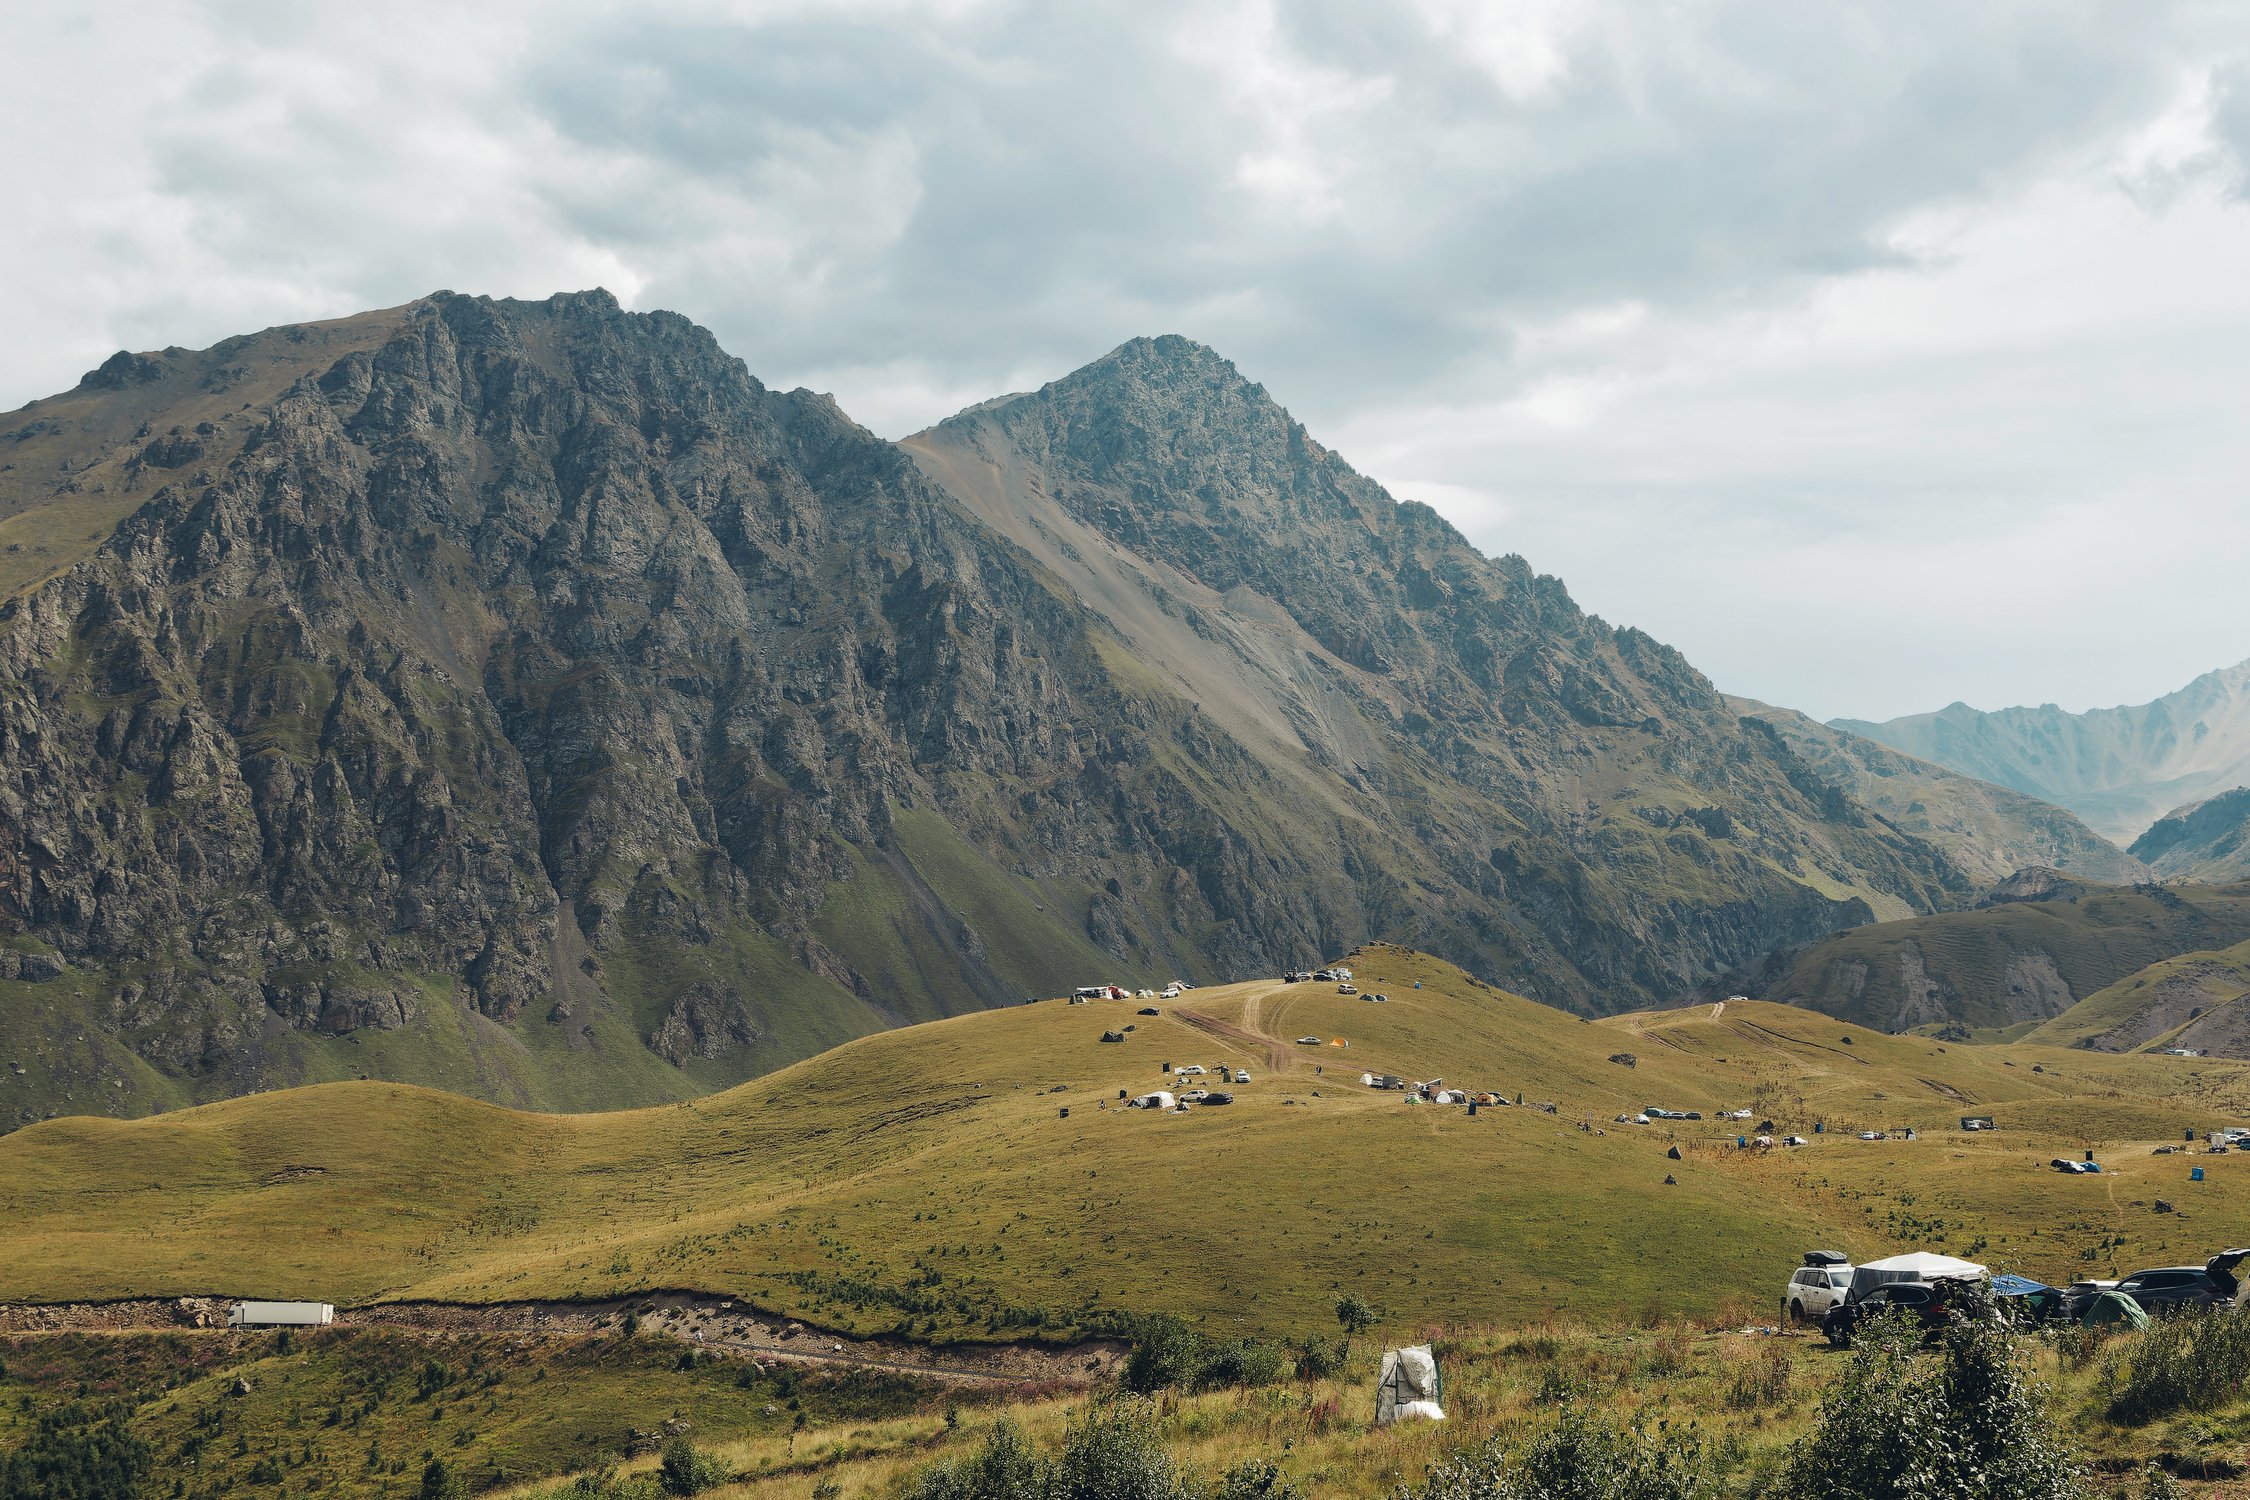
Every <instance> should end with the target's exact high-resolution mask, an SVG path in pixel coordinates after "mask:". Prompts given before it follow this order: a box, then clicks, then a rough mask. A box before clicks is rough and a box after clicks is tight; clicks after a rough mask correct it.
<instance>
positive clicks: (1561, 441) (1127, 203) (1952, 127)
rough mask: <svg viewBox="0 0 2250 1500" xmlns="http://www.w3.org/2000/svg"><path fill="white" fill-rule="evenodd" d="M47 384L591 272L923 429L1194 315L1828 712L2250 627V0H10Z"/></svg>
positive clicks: (35, 385)
mask: <svg viewBox="0 0 2250 1500" xmlns="http://www.w3.org/2000/svg"><path fill="white" fill-rule="evenodd" d="M0 128H4V129H5V130H6V131H7V132H8V139H9V140H10V142H11V146H10V149H9V150H8V151H7V152H5V153H0V193H4V195H5V196H4V198H0V201H5V202H6V203H7V204H8V205H9V212H8V214H7V215H6V216H5V217H4V218H0V286H4V287H5V288H6V292H5V294H4V300H0V307H4V309H5V313H4V319H0V329H4V330H5V335H6V336H5V337H0V408H12V407H14V406H15V405H17V404H19V403H20V402H22V401H24V400H28V399H31V398H33V397H35V396H40V395H44V394H47V393H49V392H52V391H55V390H59V389H62V388H65V387H67V386H69V385H71V384H72V383H74V382H75V381H76V379H77V378H78V376H79V374H80V373H81V372H82V371H84V370H85V369H87V368H88V367H89V366H91V365H93V364H94V363H96V362H98V361H99V360H100V358H101V357H103V356H104V355H106V354H107V353H109V352H110V351H111V350H114V349H116V348H119V347H132V348H149V347H157V346H162V345H167V344H175V343H176V344H187V345H198V346H199V345H203V344H208V343H211V342H213V341H215V340H217V339H219V338H222V337H224V336H226V335H228V334H230V333H235V332H239V331H243V330H246V329H252V328H257V327H263V326H266V325H269V324H273V323H281V322H291V321H297V320H302V319H308V318H318V317H328V316H334V315H338V314H342V313H346V312H350V311H354V310H357V309H360V308H364V307H369V306H385V305H390V304H394V303H398V302H402V301H406V300H408V299H410V298H412V297H415V296H417V295H420V294H422V293H424V292H428V291H431V290H434V289H436V288H439V287H451V288H453V289H455V290H460V291H480V292H491V293H496V294H511V295H522V296H541V295H545V294H547V293H549V292H551V291H555V290H560V289H567V288H576V287H584V286H589V285H595V284H600V285H604V286H607V287H609V288H611V289H612V290H613V291H615V292H616V293H617V294H618V295H619V296H620V297H621V298H622V299H623V300H625V301H626V303H627V304H628V305H630V306H635V307H644V308H645V307H669V308H674V309H677V310H679V311H681V312H684V313H686V314H688V315H689V316H691V317H693V318H695V319H697V320H698V321H700V322H702V323H704V324H706V325H708V326H709V327H711V328H712V329H713V330H715V331H716V332H717V334H718V335H719V337H720V339H721V340H722V341H723V342H724V343H725V344H726V345H727V347H728V348H730V349H731V350H733V351H734V352H736V353H738V354H740V355H742V356H743V358H745V359H746V360H747V361H748V362H749V364H750V366H751V368H752V369H753V370H754V371H755V372H757V373H758V374H759V375H760V376H761V377H762V378H764V379H766V380H768V381H769V382H772V383H775V384H780V385H796V384H804V385H809V386H813V387H815V388H818V389H822V390H830V391H834V392H835V393H836V394H837V395H838V397H839V398H840V399H841V400H842V401H843V403H844V405H845V407H846V408H847V409H848V410H850V411H851V412H853V413H854V414H855V415H857V416H858V417H859V418H860V420H862V421H864V422H866V423H867V424H868V425H869V426H871V427H873V428H875V429H876V430H878V431H880V432H884V433H886V434H892V435H897V434H902V433H905V432H909V431H912V430H913V429H915V428H917V427H920V426H922V425H925V424H926V423H928V422H931V421H933V420H935V419H937V418H938V417H941V416H943V415H945V414H946V413H948V412H950V411H952V410H954V409H955V408H957V407H959V406H961V405H964V404H966V403H968V402H970V401H973V400H978V399H981V398H983V397H984V396H987V395H990V394H992V393H994V392H997V391H1001V390H1008V389H1021V388H1025V387H1028V386H1033V385H1036V384H1038V383H1040V382H1041V381H1043V380H1047V379H1051V378H1053V377H1055V376H1057V375H1059V374H1062V373H1064V372H1065V371H1067V370H1069V369H1070V368H1072V367H1074V366H1075V365H1078V364H1081V363H1083V362H1085V361H1086V360H1087V359H1090V358H1092V357H1094V356H1096V355H1099V354H1100V353H1102V352H1103V351H1104V350H1106V349H1108V348H1110V347H1111V346H1113V345H1115V344H1116V343H1118V342H1119V341H1121V340H1123V339H1125V338H1127V337H1130V336H1132V335H1134V334H1138V333H1158V332H1177V333H1184V334H1187V335H1190V336H1191V337H1195V338H1198V339H1201V340H1203V341H1205V342H1206V343H1209V344H1211V345H1213V346H1214V347H1216V348H1218V349H1219V350H1220V351H1222V352H1223V353H1225V354H1227V355H1228V356H1230V357H1231V358H1233V359H1234V360H1235V362H1236V363H1237V364H1238V365H1239V366H1240V367H1241V368H1242V369H1243V370H1244V371H1245V372H1246V373H1247V374H1249V375H1250V376H1251V377H1252V378H1254V379H1258V380H1261V381H1263V382H1264V383H1265V384H1266V386H1267V388H1268V389H1269V390H1271V391H1272V392H1273V393H1274V394H1275V395H1276V396H1277V397H1278V398H1279V399H1280V400H1282V401H1283V402H1284V403H1286V404H1287V405H1288V406H1289V407H1290V408H1291V409H1292V410H1293V411H1294V412H1295V413H1296V414H1297V415H1298V416H1299V417H1301V418H1302V419H1304V420H1305V421H1306V422H1307V423H1308V424H1309V425H1310V426H1311V427H1312V429H1313V430H1314V432H1315V433H1316V434H1318V435H1319V436H1320V437H1322V438H1323V439H1324V440H1325V441H1327V442H1329V443H1330V444H1331V445H1332V446H1334V447H1336V448H1338V449H1340V450H1341V451H1342V452H1343V453H1344V455H1345V456H1346V457H1347V458H1349V459H1351V460H1352V461H1353V462H1354V463H1355V464H1357V465H1358V466H1359V467H1361V468H1362V469H1365V470H1367V471H1368V472H1370V473H1372V474H1374V475H1375V476H1376V477H1378V478H1380V479H1382V480H1383V481H1384V482H1386V483H1387V484H1389V485H1390V486H1391V488H1392V489H1393V490H1394V491H1395V492H1396V493H1398V494H1400V495H1401V496H1411V497H1415V498H1419V499H1424V500H1427V501H1429V502H1430V503H1431V504H1433V505H1435V506H1437V507H1438V508H1439V509H1440V510H1442V511H1444V512H1445V513H1446V514H1447V515H1449V516H1451V517H1452V518H1453V519H1454V520H1455V521H1456V522H1457V523H1459V524H1460V525H1461V527H1462V528H1463V529H1464V530H1465V531H1467V532H1468V533H1469V535H1470V536H1471V537H1472V538H1473V539H1474V540H1476V541H1477V542H1478V543H1479V544H1480V545H1482V546H1483V547H1485V548H1486V549H1487V550H1490V551H1514V552H1520V553H1522V554H1523V555H1524V556H1526V557H1527V558H1529V559H1530V560H1531V561H1532V562H1533V564H1534V565H1536V566H1538V567H1539V568H1541V569H1543V570H1545V571H1548V572H1553V573H1557V574H1560V575H1561V576H1562V577H1563V578H1565V579H1566V580H1568V581H1569V583H1570V585H1571V587H1572V590H1573V592H1574V593H1575V594H1576V595H1577V596H1578V597H1579V598H1580V599H1581V600H1582V601H1583V602H1584V603H1585V604H1586V605H1587V606H1588V607H1589V608H1591V609H1594V610H1596V611H1598V612H1599V613H1601V614H1602V615H1603V616H1605V617H1606V618H1608V619H1610V620H1612V621H1615V622H1617V623H1620V624H1626V623H1629V624H1636V625H1640V626H1643V627H1644V628H1647V629H1649V630H1651V631H1653V632H1654V633H1656V634H1657V635H1659V636H1661V637H1663V638H1665V639H1667V640H1669V641H1671V642H1673V643H1675V644H1677V645H1679V646H1680V647H1681V648H1682V649H1684V650H1685V651H1686V652H1687V653H1688V654H1689V656H1690V657H1691V658H1692V659H1693V660H1694V661H1696V662H1697V663H1698V664H1699V665H1700V666H1702V667H1703V668H1704V670H1705V671H1706V672H1708V673H1709V674H1710V675H1711V677H1712V678H1713V679H1714V680H1715V681H1716V682H1717V683H1718V684H1719V685H1720V686H1721V687H1723V688H1726V689H1728V690H1730V691H1735V692H1741V693H1747V694H1751V695H1755V696H1758V697H1763V698H1767V699H1771V700H1775V701H1779V702H1784V703H1789V704H1792V705H1795V706H1797V707H1801V708H1804V709H1806V710H1808V711H1810V712H1813V713H1816V714H1820V715H1822V716H1828V715H1838V714H1849V715H1854V716H1863V717H1886V716H1889V715H1892V714H1897V713H1905V712H1912V711H1915V710H1919V709H1925V708H1934V707H1937V706H1939V705H1941V704H1943V703H1946V702H1948V701H1951V700H1953V699H1955V698H1961V699H1966V700H1967V701H1969V702H1971V703H1974V704H1976V705H1978V706H1980V707H1988V708H1989V707H1999V706H2002V705H2004V704H2007V703H2014V702H2040V701H2055V702H2059V703H2061V704H2063V705H2064V706H2065V707H2068V708H2073V709H2079V708H2085V707H2089V706H2095V705H2101V704H2110V703H2118V702H2138V701H2142V700H2145V699H2147V698H2149V697H2152V696H2154V695H2156V694H2158V693H2161V692H2164V691H2166V690H2169V689H2171V688H2173V687H2176V686H2179V685H2180V684H2181V683H2183V682H2185V681H2186V680H2187V679H2188V678H2190V677H2192V676H2194V675H2196V674H2197V673H2199V672H2201V671H2204V670H2206V669H2209V668H2212V667H2217V666H2221V665H2225V664H2228V663H2231V662H2234V661H2237V660H2240V659H2242V658H2244V657H2250V592H2246V591H2245V589H2244V588H2243V579H2244V574H2245V559H2250V505H2246V504H2245V503H2244V493H2243V491H2244V486H2245V476H2246V475H2250V201H2246V198H2250V175H2246V171H2245V161H2246V159H2250V9H2246V8H2245V7H2242V6H2240V5H2236V4H2231V3H2229V4H2212V5H2197V4H2173V3H2166V0H2133V3H2131V4H2124V3H2121V0H2105V3H2099V4H2097V3H2090V0H2024V3H2009V0H1979V3H1974V4H1962V3H1959V0H1945V3H1932V4H1914V3H1904V0H1868V3H1864V4H1856V5H1843V4H1834V3H1828V0H1772V3H1747V0H1746V3H1725V0H1704V3H1697V0H1613V3H1612V0H1587V3H1581V4H1563V3H1550V0H1484V3H1471V0H1401V3H1396V4H1391V5H1382V6H1378V5H1374V4H1366V3H1335V0H1316V3H1308V4H1302V5H1277V4H1260V3H1241V4H1233V3H1228V0H1195V3H1189V4H1181V5H1176V6H1175V5H1169V4H1166V3H1163V0H1129V3H1119V4H1105V3H1099V0H1095V3H1085V0H1080V3H1074V4H1072V5H1068V6H1056V5H1047V4H1036V3H1022V4H1017V3H982V0H938V3H932V4H906V3H843V0H820V3H816V4H787V3H775V4H753V3H718V0H711V3H702V0H683V3H677V4H669V5H662V4H641V5H619V4H595V3H584V4H571V3H548V4H541V5H538V6H536V7H532V6H526V5H518V4H510V3H503V0H478V3H477V4H475V5H466V6H464V5H457V4H453V3H447V4H433V5H426V6H425V5H416V4H378V5H366V6H307V5H303V4H301V3H299V0H286V3H284V0H206V3H202V4H186V3H164V0H133V3H131V4H122V3H117V4H112V3H103V0H92V3H87V4H82V5H75V6H28V5H19V6H8V7H5V8H4V9H0Z"/></svg>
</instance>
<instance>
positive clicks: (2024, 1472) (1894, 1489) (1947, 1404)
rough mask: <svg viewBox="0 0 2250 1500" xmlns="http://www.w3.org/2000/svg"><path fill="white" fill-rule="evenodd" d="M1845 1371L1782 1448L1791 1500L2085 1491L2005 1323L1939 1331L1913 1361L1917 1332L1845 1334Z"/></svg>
mask: <svg viewBox="0 0 2250 1500" xmlns="http://www.w3.org/2000/svg"><path fill="white" fill-rule="evenodd" d="M1855 1334H1856V1336H1855V1339H1854V1344H1853V1353H1852V1360H1851V1364H1850V1365H1849V1366H1848V1367H1847V1368H1846V1369H1845V1371H1844V1374H1843V1375H1842V1376H1841V1377H1840V1378H1839V1379H1837V1380H1836V1381H1835V1382H1834V1383H1833V1384H1832V1385H1830V1387H1829V1388H1828V1391H1827V1393H1826V1394H1825V1395H1824V1396H1823V1397H1822V1398H1821V1410H1820V1421H1819V1424H1818V1425H1817V1426H1816V1427H1815V1428H1814V1429H1813V1430H1812V1431H1811V1432H1810V1433H1808V1434H1807V1435H1806V1436H1804V1437H1803V1438H1801V1439H1799V1440H1798V1441H1797V1443H1796V1444H1794V1445H1793V1446H1792V1447H1791V1448H1790V1450H1789V1459H1788V1464H1787V1473H1786V1475H1785V1482H1784V1484H1783V1490H1784V1492H1785V1493H1787V1494H1789V1495H1790V1496H1792V1497H1793V1500H2074V1497H2077V1496H2080V1495H2082V1494H2083V1493H2084V1489H2083V1485H2082V1482H2081V1479H2080V1476H2079V1473H2078V1469H2077V1466H2076V1464H2075V1463H2073V1462H2072V1460H2071V1457H2070V1454H2069V1452H2068V1450H2067V1449H2066V1448H2065V1447H2064V1446H2063V1443H2062V1441H2061V1439H2060V1438H2059V1437H2058V1436H2057V1434H2056V1431H2055V1426H2054V1422H2053V1420H2052V1419H2051V1417H2050V1416H2049V1414H2048V1411H2047V1407H2046V1402H2045V1400H2044V1399H2043V1397H2042V1395H2041V1393H2040V1392H2039V1390H2038V1389H2037V1388H2036V1387H2035V1386H2034V1385H2033V1384H2032V1382H2031V1379H2030V1377H2029V1375H2028V1374H2027V1373H2026V1372H2025V1370H2024V1368H2023V1366H2022V1364H2021V1363H2020V1362H2019V1361H2018V1359H2017V1357H2016V1351H2015V1344H2014V1341H2013V1339H2012V1337H2011V1335H2010V1334H2009V1332H2008V1330H2007V1328H2006V1326H2005V1325H2004V1324H2000V1323H1994V1322H1977V1323H1971V1324H1969V1325H1967V1326H1965V1327H1961V1328H1955V1329H1951V1330H1948V1331H1947V1333H1946V1334H1945V1336H1944V1341H1943V1346H1942V1354H1941V1355H1940V1357H1939V1358H1938V1359H1937V1360H1936V1361H1934V1362H1932V1361H1925V1360H1920V1359H1918V1358H1917V1355H1916V1351H1917V1348H1918V1346H1919V1344H1920V1343H1921V1329H1920V1327H1919V1325H1917V1324H1914V1323H1911V1322H1909V1321H1906V1320H1904V1319H1902V1318H1899V1317H1896V1316H1888V1315H1886V1316H1884V1317H1881V1318H1877V1319H1874V1320H1871V1321H1870V1322H1869V1323H1868V1324H1867V1325H1865V1326H1864V1327H1863V1328H1861V1329H1859V1330H1855Z"/></svg>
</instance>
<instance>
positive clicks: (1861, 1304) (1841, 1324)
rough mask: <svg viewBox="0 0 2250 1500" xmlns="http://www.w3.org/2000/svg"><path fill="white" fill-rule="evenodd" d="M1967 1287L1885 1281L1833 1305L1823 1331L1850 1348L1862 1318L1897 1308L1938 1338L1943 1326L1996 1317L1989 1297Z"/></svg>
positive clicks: (1831, 1340) (1835, 1343)
mask: <svg viewBox="0 0 2250 1500" xmlns="http://www.w3.org/2000/svg"><path fill="white" fill-rule="evenodd" d="M1968 1287H1969V1284H1968V1283H1966V1282H1958V1281H1886V1282H1884V1283H1883V1284H1882V1285H1881V1286H1873V1287H1869V1288H1868V1289H1867V1290H1866V1291H1865V1292H1862V1293H1861V1294H1860V1295H1859V1296H1857V1297H1854V1298H1853V1299H1852V1300H1851V1301H1849V1302H1845V1303H1842V1304H1841V1305H1839V1306H1836V1307H1832V1308H1830V1309H1829V1310H1828V1315H1827V1316H1826V1317H1824V1318H1822V1319H1821V1320H1820V1331H1821V1333H1822V1334H1823V1335H1824V1336H1826V1338H1827V1339H1828V1342H1829V1343H1830V1344H1831V1345H1832V1346H1834V1347H1835V1348H1838V1349H1848V1348H1850V1347H1851V1342H1852V1332H1853V1330H1854V1329H1855V1328H1857V1327H1858V1326H1859V1323H1860V1321H1861V1320H1862V1319H1865V1318H1872V1317H1876V1316H1878V1315H1879V1314H1882V1313H1886V1312H1890V1311H1891V1310H1893V1309H1894V1308H1895V1309H1897V1310H1899V1311H1902V1312H1905V1313H1907V1314H1909V1315H1911V1316H1912V1317H1914V1318H1915V1319H1917V1320H1919V1321H1920V1323H1921V1325H1922V1328H1923V1330H1924V1332H1925V1333H1926V1334H1927V1335H1928V1336H1929V1337H1932V1338H1935V1337H1936V1336H1937V1334H1938V1333H1939V1331H1940V1330H1942V1329H1946V1328H1951V1327H1955V1326H1958V1325H1959V1324H1962V1323H1966V1322H1968V1321H1969V1320H1970V1319H1971V1318H1987V1317H1991V1316H1993V1313H1992V1310H1991V1306H1990V1299H1989V1298H1986V1299H1979V1298H1976V1297H1971V1296H1967V1295H1965V1292H1966V1291H1967V1289H1968Z"/></svg>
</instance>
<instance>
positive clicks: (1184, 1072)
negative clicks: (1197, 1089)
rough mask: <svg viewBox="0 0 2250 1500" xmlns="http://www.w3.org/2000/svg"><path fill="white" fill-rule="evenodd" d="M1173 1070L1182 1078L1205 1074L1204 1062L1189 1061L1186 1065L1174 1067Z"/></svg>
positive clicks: (1197, 1076)
mask: <svg viewBox="0 0 2250 1500" xmlns="http://www.w3.org/2000/svg"><path fill="white" fill-rule="evenodd" d="M1172 1071H1173V1072H1175V1073H1177V1074H1178V1075H1179V1076H1180V1077H1182V1078H1191V1077H1192V1078H1201V1077H1202V1076H1203V1064H1201V1063H1189V1064H1187V1065H1186V1066H1185V1067H1180V1068H1174V1069H1173V1070H1172Z"/></svg>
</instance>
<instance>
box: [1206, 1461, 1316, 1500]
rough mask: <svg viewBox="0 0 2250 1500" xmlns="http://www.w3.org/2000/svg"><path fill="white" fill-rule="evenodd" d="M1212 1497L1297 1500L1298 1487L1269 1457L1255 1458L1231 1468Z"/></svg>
mask: <svg viewBox="0 0 2250 1500" xmlns="http://www.w3.org/2000/svg"><path fill="white" fill-rule="evenodd" d="M1211 1500H1297V1487H1296V1486H1295V1485H1293V1484H1291V1483H1290V1482H1289V1481H1288V1480H1287V1479H1284V1478H1283V1477H1282V1474H1281V1470H1279V1469H1277V1468H1275V1467H1274V1466H1273V1465H1272V1464H1270V1463H1268V1462H1267V1461H1266V1460H1264V1459H1262V1458H1251V1459H1245V1460H1243V1461H1242V1462H1241V1463H1238V1464H1236V1465H1235V1466H1234V1467H1233V1468H1231V1469H1229V1470H1227V1472H1226V1474H1225V1476H1224V1477H1222V1478H1221V1479H1220V1480H1219V1487H1218V1488H1217V1489H1216V1490H1213V1491H1212V1492H1211Z"/></svg>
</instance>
